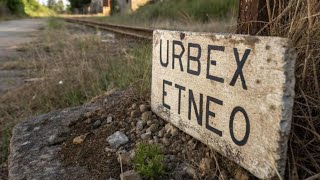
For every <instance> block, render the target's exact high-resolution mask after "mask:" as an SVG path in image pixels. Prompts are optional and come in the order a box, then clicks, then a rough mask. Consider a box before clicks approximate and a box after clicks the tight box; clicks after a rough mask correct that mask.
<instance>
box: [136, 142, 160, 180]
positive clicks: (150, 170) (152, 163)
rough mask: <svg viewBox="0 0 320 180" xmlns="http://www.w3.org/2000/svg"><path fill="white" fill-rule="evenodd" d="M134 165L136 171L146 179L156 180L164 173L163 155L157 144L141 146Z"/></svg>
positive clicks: (137, 151)
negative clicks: (155, 179)
mask: <svg viewBox="0 0 320 180" xmlns="http://www.w3.org/2000/svg"><path fill="white" fill-rule="evenodd" d="M133 163H134V167H135V170H136V171H137V172H138V173H140V174H141V175H142V176H144V177H146V178H150V179H154V178H155V177H159V176H161V175H162V174H163V173H164V165H163V154H162V153H161V150H160V147H159V145H156V144H145V143H141V144H139V145H138V147H137V149H136V152H135V156H134V158H133Z"/></svg>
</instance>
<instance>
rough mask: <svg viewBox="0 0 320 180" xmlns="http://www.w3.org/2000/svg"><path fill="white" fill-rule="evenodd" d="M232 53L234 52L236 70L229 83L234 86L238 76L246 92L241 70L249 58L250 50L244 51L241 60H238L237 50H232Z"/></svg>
mask: <svg viewBox="0 0 320 180" xmlns="http://www.w3.org/2000/svg"><path fill="white" fill-rule="evenodd" d="M233 52H234V57H235V59H236V62H237V70H236V71H235V73H234V75H233V78H232V80H231V82H230V85H231V86H234V85H235V84H236V81H237V79H238V76H240V79H241V83H242V88H243V89H245V90H247V85H246V80H245V79H244V76H243V72H242V69H243V65H244V63H245V62H246V60H247V59H248V56H249V54H250V52H251V50H250V49H246V50H245V52H244V54H243V56H242V58H241V60H240V58H239V52H238V49H237V48H233Z"/></svg>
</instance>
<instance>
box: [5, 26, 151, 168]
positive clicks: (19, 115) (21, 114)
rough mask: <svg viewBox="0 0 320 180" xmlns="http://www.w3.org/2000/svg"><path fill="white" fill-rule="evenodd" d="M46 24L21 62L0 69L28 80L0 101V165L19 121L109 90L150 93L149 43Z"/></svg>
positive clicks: (93, 31)
mask: <svg viewBox="0 0 320 180" xmlns="http://www.w3.org/2000/svg"><path fill="white" fill-rule="evenodd" d="M49 22H50V23H49V25H48V28H47V29H46V30H45V31H44V32H43V33H42V34H40V35H39V36H40V38H39V41H38V42H34V43H32V44H31V45H29V46H27V47H26V52H25V55H24V56H23V57H22V59H21V60H19V61H16V62H15V63H12V64H5V65H4V67H0V69H1V68H5V69H8V68H9V69H11V68H14V69H16V68H19V69H20V68H21V69H25V70H26V71H27V72H28V75H27V77H26V78H27V79H29V80H30V82H28V83H26V84H24V85H23V86H21V87H19V88H16V89H12V90H10V91H9V92H7V93H6V94H3V95H1V96H0V165H1V164H2V163H4V162H5V161H6V159H7V155H8V146H9V140H10V135H11V130H12V128H13V126H14V125H15V124H16V123H18V122H20V121H21V119H23V118H26V117H30V116H35V115H38V114H43V113H47V112H50V111H53V110H57V109H62V108H66V107H70V106H78V105H81V104H83V103H86V102H88V101H90V99H92V98H93V97H95V96H97V95H99V94H103V93H105V92H107V91H109V90H111V89H114V88H118V89H124V88H127V87H129V86H131V87H133V88H135V90H136V92H137V93H140V94H142V95H143V94H145V93H144V92H145V91H146V90H147V89H149V88H150V80H151V51H150V49H151V46H150V44H149V43H145V42H142V43H141V42H136V41H132V40H125V39H123V40H119V41H118V40H117V41H114V40H113V39H110V36H108V35H106V36H104V35H101V33H97V32H96V31H95V30H92V29H91V30H88V29H81V26H79V27H74V26H69V25H68V26H67V25H66V24H64V23H62V22H60V21H57V20H50V21H49ZM82 28H83V27H82ZM108 37H109V39H108ZM106 41H107V42H106ZM141 69H143V70H141Z"/></svg>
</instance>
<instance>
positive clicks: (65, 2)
mask: <svg viewBox="0 0 320 180" xmlns="http://www.w3.org/2000/svg"><path fill="white" fill-rule="evenodd" d="M37 1H38V2H40V3H41V4H43V5H47V4H48V0H37ZM63 4H64V5H66V4H69V1H68V0H63Z"/></svg>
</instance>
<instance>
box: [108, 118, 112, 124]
mask: <svg viewBox="0 0 320 180" xmlns="http://www.w3.org/2000/svg"><path fill="white" fill-rule="evenodd" d="M107 123H108V124H109V123H112V116H108V118H107Z"/></svg>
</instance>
